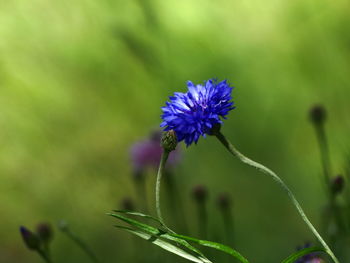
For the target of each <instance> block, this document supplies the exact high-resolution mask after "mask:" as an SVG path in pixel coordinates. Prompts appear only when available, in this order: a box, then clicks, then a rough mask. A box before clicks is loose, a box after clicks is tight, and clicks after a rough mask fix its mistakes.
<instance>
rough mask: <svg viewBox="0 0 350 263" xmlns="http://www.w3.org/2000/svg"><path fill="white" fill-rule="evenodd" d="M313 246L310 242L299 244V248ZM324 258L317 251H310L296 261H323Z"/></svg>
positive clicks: (312, 262) (298, 262)
mask: <svg viewBox="0 0 350 263" xmlns="http://www.w3.org/2000/svg"><path fill="white" fill-rule="evenodd" d="M309 247H311V244H310V243H305V245H304V246H298V247H297V250H302V249H304V248H309ZM322 262H323V260H322V259H321V258H320V257H319V256H318V255H317V253H310V254H307V255H305V256H303V257H301V258H299V259H298V260H297V261H295V263H322Z"/></svg>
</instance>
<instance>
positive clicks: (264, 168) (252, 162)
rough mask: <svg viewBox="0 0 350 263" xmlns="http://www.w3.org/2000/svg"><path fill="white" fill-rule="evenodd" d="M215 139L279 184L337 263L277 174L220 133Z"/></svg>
mask: <svg viewBox="0 0 350 263" xmlns="http://www.w3.org/2000/svg"><path fill="white" fill-rule="evenodd" d="M215 135H216V137H217V138H218V139H219V141H220V142H221V143H222V144H223V145H224V146H225V147H226V149H227V150H228V151H229V152H230V153H231V154H232V155H234V156H236V157H237V158H238V159H239V160H240V161H241V162H243V163H245V164H248V165H250V166H252V167H254V168H256V169H257V170H259V171H260V172H262V173H264V174H267V175H269V176H271V177H272V178H273V179H274V180H275V182H276V183H277V184H279V185H280V186H281V187H282V188H283V190H285V191H286V192H287V194H288V196H289V198H290V199H291V201H292V203H293V205H294V206H295V207H296V209H297V210H298V212H299V214H300V216H301V218H302V219H303V220H304V222H305V223H306V224H307V226H308V227H309V229H310V230H311V231H312V232H313V234H314V235H315V236H316V238H317V239H318V240H319V241H320V243H321V244H322V246H323V247H324V248H325V250H326V251H327V253H328V254H329V255H330V256H331V258H332V259H333V261H334V262H335V263H339V261H338V259H337V258H336V256H335V255H334V253H333V252H332V250H331V249H330V248H329V246H328V245H327V243H326V242H325V241H324V240H323V238H322V237H321V235H320V234H319V233H318V232H317V230H316V229H315V227H314V226H313V225H312V224H311V222H310V220H309V219H308V218H307V216H306V215H305V213H304V211H303V209H302V208H301V206H300V204H299V202H298V201H297V199H296V198H295V196H294V194H293V193H292V191H291V190H290V189H289V188H288V186H287V185H286V184H285V183H284V182H283V181H282V179H281V178H279V177H278V175H277V174H275V173H274V172H273V171H271V170H270V169H268V168H266V167H265V166H263V165H262V164H260V163H257V162H254V161H253V160H251V159H249V158H247V157H246V156H244V155H243V154H242V153H240V152H239V151H238V150H237V149H236V148H235V147H234V146H233V145H232V144H231V143H230V142H229V141H228V140H227V139H226V137H225V136H224V135H223V134H222V133H221V132H217V133H216V134H215Z"/></svg>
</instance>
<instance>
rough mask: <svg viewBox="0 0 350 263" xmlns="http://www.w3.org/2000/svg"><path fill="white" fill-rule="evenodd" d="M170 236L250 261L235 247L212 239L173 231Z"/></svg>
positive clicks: (241, 260) (245, 261)
mask: <svg viewBox="0 0 350 263" xmlns="http://www.w3.org/2000/svg"><path fill="white" fill-rule="evenodd" d="M169 235H170V236H173V237H177V238H181V239H184V240H187V241H191V242H193V243H196V244H199V245H202V246H205V247H211V248H214V249H217V250H220V251H222V252H225V253H227V254H229V255H231V256H233V257H234V258H236V259H238V260H239V261H240V262H242V263H249V261H248V260H247V259H246V258H245V257H243V256H242V255H241V254H240V253H239V252H237V251H236V250H234V249H233V248H231V247H229V246H226V245H223V244H220V243H216V242H212V241H207V240H201V239H197V238H193V237H188V236H184V235H178V234H173V233H169Z"/></svg>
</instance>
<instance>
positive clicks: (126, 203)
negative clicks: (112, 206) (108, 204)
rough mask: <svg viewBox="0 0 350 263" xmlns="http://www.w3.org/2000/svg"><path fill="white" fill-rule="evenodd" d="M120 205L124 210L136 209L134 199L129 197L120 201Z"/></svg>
mask: <svg viewBox="0 0 350 263" xmlns="http://www.w3.org/2000/svg"><path fill="white" fill-rule="evenodd" d="M120 206H121V208H122V209H123V210H126V211H134V210H135V204H134V202H133V201H132V199H131V198H129V197H125V198H123V199H122V200H121V202H120Z"/></svg>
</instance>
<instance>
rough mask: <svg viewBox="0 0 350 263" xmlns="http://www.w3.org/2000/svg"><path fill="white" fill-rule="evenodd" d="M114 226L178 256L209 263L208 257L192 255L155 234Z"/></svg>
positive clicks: (199, 262)
mask: <svg viewBox="0 0 350 263" xmlns="http://www.w3.org/2000/svg"><path fill="white" fill-rule="evenodd" d="M116 227H118V228H121V229H124V230H126V231H127V232H129V233H132V234H134V235H136V236H139V237H141V238H143V239H145V240H147V241H149V242H151V243H152V244H155V245H157V246H159V247H161V248H163V249H164V250H167V251H169V252H171V253H174V254H176V255H178V256H180V257H183V258H185V259H188V260H190V261H193V262H197V263H203V262H204V263H211V261H209V260H208V259H206V258H203V257H201V256H199V255H192V254H190V253H189V252H187V251H185V250H183V249H182V248H180V247H178V246H175V245H173V244H171V243H169V242H167V241H165V240H163V239H162V238H160V237H159V236H155V235H152V234H148V233H145V232H143V231H140V230H134V229H131V228H128V227H124V226H116Z"/></svg>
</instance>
